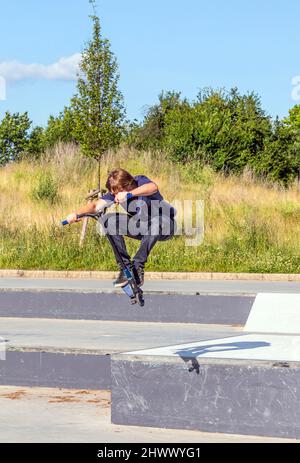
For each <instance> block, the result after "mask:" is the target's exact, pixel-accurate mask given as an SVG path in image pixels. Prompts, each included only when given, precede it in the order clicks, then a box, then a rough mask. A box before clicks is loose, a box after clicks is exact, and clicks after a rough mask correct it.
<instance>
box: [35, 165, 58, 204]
mask: <svg viewBox="0 0 300 463" xmlns="http://www.w3.org/2000/svg"><path fill="white" fill-rule="evenodd" d="M31 196H32V198H33V199H34V200H35V201H48V202H49V203H51V204H54V203H55V202H57V201H58V199H59V195H58V184H57V181H56V180H55V179H54V177H53V175H52V174H51V172H43V173H41V174H40V175H39V176H38V178H37V182H36V185H35V186H34V188H33V190H32V194H31Z"/></svg>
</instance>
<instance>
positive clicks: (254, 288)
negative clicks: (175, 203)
mask: <svg viewBox="0 0 300 463" xmlns="http://www.w3.org/2000/svg"><path fill="white" fill-rule="evenodd" d="M0 289H37V290H43V289H48V290H49V289H52V290H57V289H60V290H63V289H65V290H70V289H71V290H76V291H93V292H95V291H99V292H112V291H114V289H113V288H112V282H111V280H85V279H81V280H78V279H31V278H30V279H29V278H28V279H27V278H0ZM144 291H145V292H163V293H179V294H195V293H201V294H211V293H214V294H228V293H229V294H249V295H252V294H256V293H258V292H274V293H300V282H294V281H288V282H281V281H246V280H245V281H241V280H240V281H234V280H222V281H219V280H217V281H203V280H195V281H190V280H177V281H176V280H157V281H146V282H145V286H144Z"/></svg>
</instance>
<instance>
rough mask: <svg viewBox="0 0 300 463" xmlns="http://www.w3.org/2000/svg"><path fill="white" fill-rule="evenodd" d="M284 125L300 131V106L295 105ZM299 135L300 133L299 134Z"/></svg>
mask: <svg viewBox="0 0 300 463" xmlns="http://www.w3.org/2000/svg"><path fill="white" fill-rule="evenodd" d="M284 123H285V124H286V125H287V126H289V127H291V128H293V129H295V130H297V131H300V105H299V104H298V105H295V106H294V107H293V108H291V109H290V110H289V116H288V117H287V118H286V119H284ZM298 133H299V132H298Z"/></svg>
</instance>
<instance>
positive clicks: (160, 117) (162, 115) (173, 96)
mask: <svg viewBox="0 0 300 463" xmlns="http://www.w3.org/2000/svg"><path fill="white" fill-rule="evenodd" d="M180 95H181V94H180V92H175V91H167V92H164V91H162V92H161V93H160V94H159V96H158V104H155V105H153V106H150V107H149V108H148V109H147V112H146V114H145V117H144V121H143V123H142V125H141V126H140V127H139V128H138V129H136V128H134V129H135V135H136V136H135V143H134V145H135V147H136V148H137V149H160V148H162V147H163V139H164V136H165V130H164V129H165V126H166V117H167V115H168V113H169V112H170V111H172V110H175V109H176V108H178V107H180V106H181V105H182V104H183V102H182V101H181V99H180Z"/></svg>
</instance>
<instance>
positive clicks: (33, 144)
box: [26, 126, 45, 159]
mask: <svg viewBox="0 0 300 463" xmlns="http://www.w3.org/2000/svg"><path fill="white" fill-rule="evenodd" d="M44 149H45V133H44V129H43V127H39V126H37V127H34V129H33V130H32V131H31V133H30V135H29V139H28V145H27V148H26V153H27V155H28V157H29V158H31V159H39V158H40V156H41V154H42V153H43V151H44Z"/></svg>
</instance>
